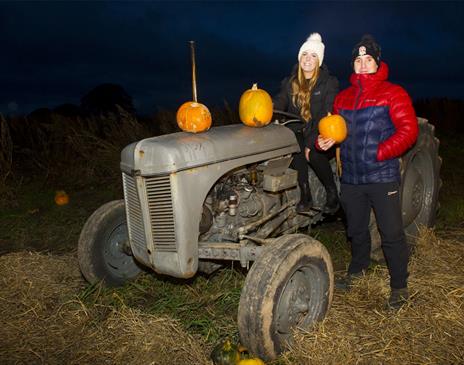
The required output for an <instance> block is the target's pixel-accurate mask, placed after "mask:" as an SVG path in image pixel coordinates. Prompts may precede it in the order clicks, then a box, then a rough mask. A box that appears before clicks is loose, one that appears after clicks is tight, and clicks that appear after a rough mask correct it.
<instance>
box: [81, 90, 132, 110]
mask: <svg viewBox="0 0 464 365" xmlns="http://www.w3.org/2000/svg"><path fill="white" fill-rule="evenodd" d="M117 105H119V107H121V108H122V109H124V111H125V112H127V113H129V114H131V115H135V113H136V110H135V107H134V104H133V101H132V97H131V96H130V95H129V94H128V93H127V92H126V91H125V90H124V88H123V87H122V86H120V85H116V84H102V85H98V86H97V87H96V88H94V89H92V90H90V91H89V92H88V93H87V94H86V95H84V96H83V97H82V98H81V109H82V111H83V112H84V113H86V114H87V115H107V114H109V113H117V112H118V110H117Z"/></svg>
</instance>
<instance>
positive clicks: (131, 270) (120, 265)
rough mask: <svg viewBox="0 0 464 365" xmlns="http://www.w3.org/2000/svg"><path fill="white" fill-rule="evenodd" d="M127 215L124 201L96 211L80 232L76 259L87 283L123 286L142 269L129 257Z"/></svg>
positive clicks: (112, 203) (103, 206) (118, 201)
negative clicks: (101, 281) (99, 282)
mask: <svg viewBox="0 0 464 365" xmlns="http://www.w3.org/2000/svg"><path fill="white" fill-rule="evenodd" d="M128 240H129V237H128V232H127V223H126V212H125V207H124V201H123V200H115V201H112V202H109V203H106V204H105V205H102V206H101V207H100V208H98V209H97V210H96V211H95V212H94V213H93V214H92V215H91V216H90V217H89V219H87V222H86V223H85V225H84V228H83V229H82V232H81V235H80V237H79V245H78V251H77V254H78V259H79V266H80V269H81V272H82V274H83V275H84V277H85V278H86V279H87V281H88V282H89V283H92V284H93V283H95V282H98V281H100V280H103V282H104V283H105V284H106V285H108V286H119V285H123V284H124V283H125V282H127V281H128V280H131V279H134V278H135V277H136V276H137V275H138V274H139V273H140V271H141V270H142V269H141V267H140V266H139V265H138V263H137V262H136V261H135V259H134V257H133V256H132V255H131V254H130V248H129V245H128Z"/></svg>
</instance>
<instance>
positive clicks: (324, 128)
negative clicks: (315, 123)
mask: <svg viewBox="0 0 464 365" xmlns="http://www.w3.org/2000/svg"><path fill="white" fill-rule="evenodd" d="M319 133H320V135H321V136H322V137H324V138H332V139H333V140H334V141H335V142H336V143H341V142H343V141H344V140H345V138H346V136H347V133H348V130H347V128H346V122H345V119H343V117H342V116H341V115H331V114H330V113H329V115H328V116H326V117H324V118H322V119H321V120H320V122H319Z"/></svg>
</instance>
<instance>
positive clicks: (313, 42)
mask: <svg viewBox="0 0 464 365" xmlns="http://www.w3.org/2000/svg"><path fill="white" fill-rule="evenodd" d="M324 49H325V46H324V43H322V38H321V35H320V34H319V33H311V35H310V36H309V38H308V39H307V40H306V42H304V43H303V45H302V46H301V47H300V51H299V52H298V62H300V58H301V55H302V54H303V52H305V51H306V52H308V53H315V54H317V57H318V58H319V67H320V66H321V65H322V61H323V60H324Z"/></svg>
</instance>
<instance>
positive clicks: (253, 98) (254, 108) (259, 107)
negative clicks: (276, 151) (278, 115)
mask: <svg viewBox="0 0 464 365" xmlns="http://www.w3.org/2000/svg"><path fill="white" fill-rule="evenodd" d="M238 113H239V116H240V120H241V121H242V122H243V124H245V125H247V126H249V127H264V126H266V125H268V124H269V123H270V122H271V119H272V114H273V109H272V99H271V97H270V95H269V94H268V93H267V92H266V91H264V90H262V89H258V84H253V87H252V88H251V89H249V90H247V91H245V92H244V93H243V94H242V96H241V97H240V102H239V106H238Z"/></svg>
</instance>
